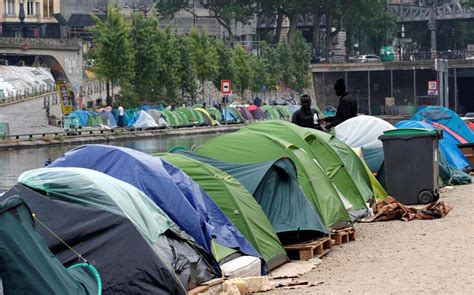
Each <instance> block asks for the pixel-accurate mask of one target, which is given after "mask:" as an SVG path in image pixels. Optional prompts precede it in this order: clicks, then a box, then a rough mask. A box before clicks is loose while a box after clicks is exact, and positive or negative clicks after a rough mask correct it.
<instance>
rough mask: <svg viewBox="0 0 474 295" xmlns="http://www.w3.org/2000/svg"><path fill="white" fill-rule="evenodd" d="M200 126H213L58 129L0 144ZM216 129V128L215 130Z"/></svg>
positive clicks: (22, 135) (11, 137)
mask: <svg viewBox="0 0 474 295" xmlns="http://www.w3.org/2000/svg"><path fill="white" fill-rule="evenodd" d="M239 124H242V123H234V122H232V123H228V124H227V125H221V126H219V127H225V126H228V127H230V126H232V125H239ZM202 128H210V129H211V128H214V127H213V126H196V125H192V124H189V125H182V126H177V127H150V128H118V129H77V130H73V131H69V132H66V131H58V132H42V133H27V134H14V135H6V136H0V144H1V143H2V141H1V140H23V139H24V140H34V139H38V140H41V139H43V140H54V139H55V138H56V139H58V140H60V139H67V138H75V137H79V136H104V135H105V136H109V135H117V136H120V135H135V134H136V133H139V134H140V133H150V132H152V133H156V132H162V131H173V130H183V129H189V130H200V129H202ZM216 131H217V130H216Z"/></svg>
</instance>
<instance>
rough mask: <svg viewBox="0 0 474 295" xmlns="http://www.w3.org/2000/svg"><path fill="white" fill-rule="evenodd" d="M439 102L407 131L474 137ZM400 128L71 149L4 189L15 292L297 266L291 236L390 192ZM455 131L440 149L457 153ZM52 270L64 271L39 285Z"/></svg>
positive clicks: (315, 231)
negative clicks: (390, 140)
mask: <svg viewBox="0 0 474 295" xmlns="http://www.w3.org/2000/svg"><path fill="white" fill-rule="evenodd" d="M430 110H433V111H435V114H437V115H436V118H439V117H440V116H439V114H438V111H439V110H440V109H436V108H435V109H433V108H431V109H430V108H427V109H424V110H422V111H423V113H422V114H423V116H424V117H423V118H424V120H423V121H424V122H422V121H413V120H412V121H409V122H401V123H399V127H400V128H404V127H405V126H407V125H405V124H408V123H410V124H414V123H411V122H421V123H423V124H430V126H435V124H442V126H444V128H448V129H449V130H451V131H449V132H447V133H449V134H451V132H454V133H455V134H456V135H454V134H452V135H453V138H455V139H457V140H461V137H462V139H464V140H466V141H467V139H466V137H469V135H472V134H469V133H465V134H464V132H465V130H464V126H463V125H456V124H454V123H456V122H454V123H453V121H457V120H456V117H455V116H454V115H455V114H454V115H453V114H452V113H450V112H448V110H443V109H442V111H444V112H445V114H446V113H448V114H449V115H450V116H451V120H448V119H447V115H442V116H441V117H442V118H444V119H446V120H448V121H443V122H440V121H437V122H435V121H429V123H428V119H427V118H428V117H429V118H431V119H433V117H432V116H431V115H430V113H429V112H427V111H430ZM420 112H421V111H420ZM422 114H417V115H422ZM430 116H431V117H430ZM421 123H417V124H421ZM408 126H411V125H408ZM423 126H425V125H423ZM427 126H428V125H426V126H425V127H427ZM437 126H438V127H437V128H441V127H440V126H441V125H437ZM393 128H395V127H393V126H392V125H390V124H388V123H387V122H385V121H383V120H380V119H378V118H374V117H369V116H359V117H356V118H353V119H350V120H348V121H346V122H344V123H342V124H341V125H339V126H337V127H336V130H335V131H334V133H333V134H328V133H324V132H321V131H318V130H314V129H307V128H301V127H298V126H296V125H294V124H291V123H289V122H286V121H284V120H268V121H262V122H257V123H253V124H250V125H248V126H246V127H244V128H242V129H241V130H239V131H238V132H234V133H229V134H224V135H220V136H218V137H216V138H214V139H211V140H210V141H208V142H206V143H204V144H203V145H201V146H198V147H196V148H194V149H193V151H188V150H185V149H184V148H180V147H175V148H172V149H170V150H169V152H168V153H160V154H155V155H148V154H144V153H142V152H138V151H135V150H131V149H127V148H120V147H113V146H105V145H85V146H82V147H79V148H76V149H74V150H71V151H69V152H67V153H66V154H65V155H63V156H62V157H60V158H58V159H57V160H56V161H54V162H53V163H52V164H51V165H49V166H48V167H47V168H42V169H36V170H32V171H28V172H25V173H23V174H22V175H21V176H20V177H19V181H18V184H16V185H15V186H14V187H13V188H12V189H11V190H10V191H8V192H6V193H5V194H4V195H3V196H0V221H1V222H0V232H1V234H2V239H1V240H0V243H1V244H0V247H1V248H2V249H4V251H2V254H1V257H0V262H1V263H0V268H2V280H3V285H4V288H5V289H6V290H12V288H17V289H15V290H29V291H31V292H32V293H57V292H55V291H56V290H59V289H60V288H62V287H64V286H63V285H65V284H68V286H67V287H68V288H70V290H74V288H77V287H78V286H82V287H83V289H82V290H81V291H83V292H74V293H77V294H82V293H84V294H96V293H97V294H100V292H104V293H106V294H135V293H141V294H142V293H158V294H161V293H174V294H184V293H186V291H187V290H189V289H191V288H193V287H195V286H197V285H199V284H201V283H203V282H205V281H209V280H211V279H213V278H216V277H222V276H225V277H245V276H256V275H263V274H266V273H268V272H269V271H270V270H272V269H274V268H276V267H278V266H280V265H281V264H283V263H286V262H287V261H288V257H287V256H286V252H285V250H284V248H283V246H284V245H287V244H292V243H300V242H304V241H307V240H311V239H315V238H318V237H322V236H326V235H328V234H329V233H330V230H331V229H338V228H343V227H346V226H348V225H349V224H350V223H352V222H354V221H356V220H358V219H359V218H361V217H363V216H365V215H366V214H367V212H368V205H367V204H368V203H370V202H372V201H373V200H381V199H384V198H385V197H386V195H387V193H386V192H385V190H384V188H383V185H382V184H381V183H380V182H379V181H378V180H377V178H376V177H375V176H374V173H373V172H372V171H371V169H372V170H376V171H377V172H379V173H378V175H377V176H380V175H382V174H383V173H381V172H380V171H381V167H382V165H383V150H382V151H381V155H382V156H381V158H380V147H381V143H380V142H379V141H378V136H380V135H381V134H382V133H383V131H385V130H388V129H393ZM445 130H446V129H445ZM445 133H446V132H445ZM460 134H463V135H462V136H461V135H460ZM459 136H460V137H459ZM446 139H447V137H446V136H445V138H443V140H441V141H440V146H441V148H440V150H441V151H442V154H443V156H444V157H445V158H449V156H450V155H448V154H449V153H453V151H452V149H450V148H443V145H445V146H446V147H449V144H450V143H449V141H447V140H446ZM469 142H472V141H470V139H469ZM451 156H452V155H451ZM451 158H453V156H452V157H451ZM364 159H365V160H370V161H371V163H370V165H369V161H367V162H366V161H365V160H364ZM446 163H448V160H446ZM446 165H447V167H449V168H450V169H453V170H449V169H448V171H451V172H452V171H456V172H458V173H459V175H462V174H463V172H462V171H460V170H459V169H457V168H456V167H455V166H454V165H452V164H451V163H448V164H446ZM454 169H457V170H454ZM459 175H457V176H459ZM450 177H451V178H452V177H453V175H450ZM379 179H380V178H379ZM451 181H452V179H451ZM469 181H470V178H469ZM381 182H382V183H383V181H381ZM18 232H22V236H24V238H23V240H21V241H16V240H15V237H16V235H17V233H18ZM53 233H54V234H53ZM4 237H6V238H4ZM32 253H34V255H31V254H32ZM78 260H80V261H81V260H82V263H80V264H78V263H77V262H78ZM72 270H75V272H72ZM39 273H51V274H52V275H51V276H47V278H48V281H45V279H44V278H43V279H42V280H34V279H33V277H34V276H33V275H34V274H39ZM22 274H24V275H22ZM61 278H64V279H63V280H61V281H60V282H57V280H60V279H61ZM44 288H47V289H44ZM68 290H69V289H68ZM31 292H30V293H31Z"/></svg>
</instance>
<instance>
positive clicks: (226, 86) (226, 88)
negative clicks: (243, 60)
mask: <svg viewBox="0 0 474 295" xmlns="http://www.w3.org/2000/svg"><path fill="white" fill-rule="evenodd" d="M221 92H222V95H229V94H231V93H232V91H231V90H230V80H221Z"/></svg>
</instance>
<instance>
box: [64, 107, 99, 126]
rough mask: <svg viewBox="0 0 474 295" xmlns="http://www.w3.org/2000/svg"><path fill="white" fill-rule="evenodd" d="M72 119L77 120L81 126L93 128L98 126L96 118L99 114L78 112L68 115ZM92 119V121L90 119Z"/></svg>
mask: <svg viewBox="0 0 474 295" xmlns="http://www.w3.org/2000/svg"><path fill="white" fill-rule="evenodd" d="M68 116H69V117H71V118H77V119H78V120H79V126H81V127H84V126H91V125H97V124H96V123H94V118H96V117H97V116H98V114H97V113H95V112H92V111H87V110H77V111H74V112H72V113H70V114H69V115H68ZM90 118H92V120H91V119H90Z"/></svg>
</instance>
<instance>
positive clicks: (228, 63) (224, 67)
mask: <svg viewBox="0 0 474 295" xmlns="http://www.w3.org/2000/svg"><path fill="white" fill-rule="evenodd" d="M212 45H213V46H214V48H215V49H216V53H217V58H218V60H217V63H218V71H217V74H216V75H215V77H214V79H213V81H212V82H213V84H214V87H216V88H217V89H220V87H221V80H233V79H234V72H233V67H232V59H231V52H230V50H229V48H227V47H226V46H225V45H224V42H222V40H214V41H213V43H212Z"/></svg>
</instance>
